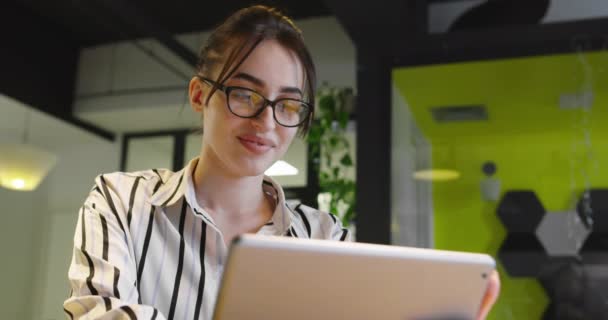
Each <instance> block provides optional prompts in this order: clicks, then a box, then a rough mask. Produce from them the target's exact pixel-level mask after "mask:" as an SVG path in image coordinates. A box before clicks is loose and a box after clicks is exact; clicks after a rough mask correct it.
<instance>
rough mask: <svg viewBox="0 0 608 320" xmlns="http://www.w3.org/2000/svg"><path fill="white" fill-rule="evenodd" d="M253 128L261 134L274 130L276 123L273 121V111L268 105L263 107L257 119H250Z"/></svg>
mask: <svg viewBox="0 0 608 320" xmlns="http://www.w3.org/2000/svg"><path fill="white" fill-rule="evenodd" d="M251 120H252V123H253V126H254V127H256V128H257V129H258V130H260V131H261V132H266V131H270V130H272V129H274V128H275V126H276V123H275V121H274V115H273V110H272V107H271V106H270V105H266V107H264V111H262V113H260V114H259V115H258V116H257V117H255V118H251Z"/></svg>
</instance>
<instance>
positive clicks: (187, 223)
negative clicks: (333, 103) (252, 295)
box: [64, 6, 350, 319]
mask: <svg viewBox="0 0 608 320" xmlns="http://www.w3.org/2000/svg"><path fill="white" fill-rule="evenodd" d="M188 89H189V101H190V105H191V106H192V109H193V110H194V111H195V112H197V113H200V118H201V119H202V123H201V126H202V128H204V134H203V136H202V141H201V144H200V145H201V149H200V152H199V154H198V156H197V157H196V158H194V159H192V160H191V161H190V162H189V163H188V164H187V165H186V167H185V168H183V169H182V170H181V171H179V172H172V171H169V170H161V169H159V170H156V169H155V170H144V171H137V172H129V173H125V172H118V173H111V174H102V175H100V176H98V177H97V179H96V181H95V185H94V187H93V188H92V191H91V192H90V194H89V196H88V197H87V199H86V200H85V203H84V205H83V206H82V208H81V210H80V213H79V219H78V224H77V226H76V232H75V236H74V246H73V258H72V263H71V266H70V270H69V279H70V284H71V287H72V294H71V297H70V298H69V299H68V300H66V301H65V303H64V310H65V312H66V314H67V315H68V316H70V317H72V318H81V317H86V318H89V317H90V318H98V317H107V318H131V319H135V318H137V319H163V318H166V319H185V318H187V319H210V318H211V315H212V312H213V309H214V306H215V298H216V294H217V289H218V286H219V281H220V279H221V275H222V271H223V267H224V263H225V260H226V255H227V253H228V245H229V244H230V242H231V241H232V239H233V238H235V237H236V236H238V235H240V234H243V233H257V234H264V235H280V236H291V237H301V238H317V239H329V240H341V241H346V240H350V234H349V232H348V231H347V230H346V229H344V228H342V225H341V223H340V221H339V220H338V219H336V217H335V216H334V215H332V214H330V213H326V212H321V211H318V210H316V209H313V208H310V207H307V206H305V205H303V204H297V205H291V204H287V203H286V201H285V195H284V192H283V189H282V187H281V186H280V185H279V184H278V183H277V182H276V181H274V180H273V179H272V178H270V177H268V176H265V175H264V172H265V171H266V170H267V169H268V168H269V167H270V166H271V165H272V164H273V163H275V162H276V161H277V160H278V159H280V158H281V157H282V156H283V155H284V154H285V152H286V151H287V148H288V147H289V145H290V144H291V143H292V141H293V140H294V137H295V136H296V135H298V133H299V134H300V135H302V136H303V135H306V133H307V132H308V129H309V126H310V124H311V121H312V118H313V113H314V110H315V106H314V89H315V69H314V66H313V63H312V60H311V57H310V54H309V52H308V49H307V48H306V47H305V46H304V43H303V41H302V35H301V33H300V31H299V29H298V28H297V27H296V26H295V25H294V24H293V22H292V21H291V20H290V19H289V18H287V17H286V16H284V15H282V14H281V13H279V12H278V11H276V10H275V9H272V8H268V7H264V6H253V7H249V8H245V9H242V10H240V11H238V12H236V13H235V14H233V15H232V16H230V17H229V18H228V19H227V20H226V21H225V22H224V23H223V24H222V25H220V26H219V27H218V28H217V29H216V30H215V31H214V32H213V34H212V35H211V36H210V38H209V40H208V42H207V43H206V44H205V45H204V46H203V49H202V50H201V53H200V56H199V63H198V68H197V70H196V74H195V75H194V76H193V78H192V80H191V81H190V84H189V87H188ZM178 300H179V301H180V303H177V302H178Z"/></svg>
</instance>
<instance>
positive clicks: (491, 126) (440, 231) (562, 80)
mask: <svg viewBox="0 0 608 320" xmlns="http://www.w3.org/2000/svg"><path fill="white" fill-rule="evenodd" d="M580 58H581V57H580V56H576V55H559V56H546V57H532V58H522V59H510V60H500V61H483V62H474V63H470V62H469V63H461V64H450V65H444V66H427V67H416V68H404V69H399V70H395V71H394V72H393V79H394V82H395V85H396V87H397V88H398V90H399V91H400V93H401V94H402V96H403V97H404V99H405V100H406V101H407V103H408V104H409V107H410V109H411V111H412V113H413V114H414V118H415V119H416V122H417V124H418V125H419V126H420V127H421V129H422V131H423V132H424V133H425V135H426V136H427V137H428V138H429V139H430V141H431V145H432V148H433V149H432V157H433V167H434V168H450V169H456V170H458V171H459V172H460V173H461V178H460V179H458V180H455V181H450V182H437V183H434V184H433V206H434V227H435V229H434V232H435V233H434V236H435V238H434V239H435V246H436V248H439V249H449V250H461V251H474V252H486V253H490V254H492V255H496V253H497V251H498V248H499V246H500V244H501V242H502V241H503V240H504V237H505V235H506V231H505V229H504V228H503V226H502V225H501V223H500V221H499V220H498V218H497V216H496V206H497V203H493V202H487V201H483V200H482V199H481V195H480V187H479V183H480V182H481V180H482V179H483V178H484V176H483V174H482V172H481V166H482V164H483V163H484V162H485V161H494V162H495V163H496V164H497V167H498V172H497V177H498V178H499V179H500V180H501V182H502V190H503V192H504V191H506V190H512V189H532V190H534V191H535V192H536V193H537V195H538V196H539V197H540V199H541V201H542V202H543V204H544V206H545V208H546V209H547V210H549V211H565V210H568V209H572V208H573V207H574V202H575V200H576V198H577V197H578V196H579V195H580V192H581V191H582V190H583V188H584V186H585V183H590V185H591V186H593V187H608V170H607V169H606V168H605V167H604V166H605V165H604V164H606V163H608V134H607V133H606V132H607V130H606V128H605V127H606V125H608V117H607V116H608V112H607V110H608V99H607V98H608V97H606V94H605V93H604V92H605V91H606V90H605V89H604V88H606V87H607V86H605V85H606V83H607V80H608V78H607V77H606V75H605V74H604V73H603V70H604V69H606V68H605V67H606V66H608V55H606V54H605V53H593V54H588V55H585V56H584V57H583V58H584V59H586V60H585V61H586V62H589V61H590V63H589V65H590V66H591V69H592V70H594V71H593V72H592V76H593V81H592V86H591V87H593V89H594V93H595V99H594V104H593V108H592V109H590V110H587V111H585V110H581V109H578V110H563V109H560V108H559V107H558V101H559V95H560V94H561V93H563V92H575V91H576V90H579V89H580V88H581V84H582V83H584V82H585V79H589V77H588V76H589V75H590V73H589V72H587V73H585V70H584V68H582V67H581V64H580ZM604 61H605V62H604ZM587 70H588V69H587ZM587 84H589V82H587ZM459 104H484V105H485V106H486V108H487V110H488V114H489V120H488V121H485V122H481V123H474V122H469V123H466V122H465V123H455V124H447V125H441V124H437V123H435V122H434V121H432V118H431V116H430V112H429V108H431V107H434V106H438V105H459ZM605 124H606V125H605ZM583 128H586V129H587V130H583ZM585 132H587V133H588V134H590V139H589V142H591V144H590V145H587V144H585V143H584V142H585V139H584V133H585ZM586 175H589V177H588V178H585V176H586ZM499 271H500V274H501V279H502V285H503V288H502V292H501V296H500V299H499V301H498V303H497V305H496V307H495V308H494V310H493V311H492V313H491V315H490V319H540V318H541V316H542V313H543V311H544V310H545V308H546V306H547V303H548V299H547V297H546V295H545V293H544V290H543V289H542V287H541V286H540V285H539V283H538V281H536V280H535V279H530V278H511V277H509V276H508V275H507V274H506V272H505V271H504V270H503V269H502V266H501V265H500V264H499Z"/></svg>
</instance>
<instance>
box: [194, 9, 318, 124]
mask: <svg viewBox="0 0 608 320" xmlns="http://www.w3.org/2000/svg"><path fill="white" fill-rule="evenodd" d="M270 39H272V40H276V41H277V42H279V44H281V45H282V46H283V47H285V48H286V49H289V50H291V51H293V52H294V53H295V54H296V55H297V57H298V59H299V60H300V63H302V66H303V67H304V83H305V86H306V87H305V88H304V99H306V100H307V102H308V103H309V104H310V106H311V110H312V111H313V112H312V113H311V115H310V117H309V118H308V121H306V122H304V123H303V124H302V125H301V126H300V128H299V130H298V133H299V134H300V135H301V136H304V135H306V133H308V130H309V128H310V124H311V122H312V119H313V117H314V116H313V114H314V111H315V86H316V71H315V67H314V64H313V61H312V58H311V55H310V52H309V51H308V49H307V48H306V46H305V45H304V40H303V38H302V32H301V31H300V29H298V27H296V25H295V24H294V23H293V21H292V20H291V19H290V18H289V17H287V16H285V15H283V14H282V13H281V12H279V11H278V10H277V9H274V8H270V7H266V6H262V5H256V6H251V7H247V8H244V9H241V10H239V11H237V12H235V13H234V14H232V15H231V16H230V17H228V19H226V21H224V22H223V23H222V24H221V25H220V26H219V27H217V28H216V29H215V30H214V31H213V32H212V34H211V36H210V37H209V39H208V40H207V42H206V43H205V45H204V46H203V48H202V49H201V51H200V54H199V60H198V64H197V71H198V72H199V73H201V74H207V75H210V73H211V72H212V71H213V70H214V68H215V67H216V66H217V64H219V63H221V62H224V64H223V67H222V69H221V70H220V71H219V74H218V76H217V79H216V82H217V83H219V84H224V83H225V82H226V81H227V80H228V79H229V78H230V77H231V76H232V74H233V73H234V72H235V71H236V70H237V69H238V68H239V67H240V65H241V64H242V63H243V61H245V59H247V57H249V55H250V54H251V52H252V51H253V50H254V49H255V48H256V47H257V46H258V45H259V44H260V43H261V42H262V41H263V40H270ZM239 57H240V59H238V58H239ZM237 59H238V60H237ZM217 89H218V88H217V86H214V87H213V89H212V90H211V93H210V94H209V95H208V96H207V101H206V102H209V99H210V98H211V96H212V95H213V94H214V93H215V91H217Z"/></svg>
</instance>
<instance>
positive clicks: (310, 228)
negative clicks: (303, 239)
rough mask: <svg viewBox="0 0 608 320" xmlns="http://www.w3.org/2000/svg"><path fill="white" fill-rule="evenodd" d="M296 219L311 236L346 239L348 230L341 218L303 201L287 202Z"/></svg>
mask: <svg viewBox="0 0 608 320" xmlns="http://www.w3.org/2000/svg"><path fill="white" fill-rule="evenodd" d="M286 205H287V207H288V208H289V210H290V211H291V213H292V216H293V219H294V221H295V222H296V223H297V224H298V225H299V226H300V227H301V229H304V230H306V232H307V234H308V236H309V237H310V238H316V239H332V240H345V239H346V237H343V236H344V235H347V234H348V230H347V229H346V228H343V226H342V223H341V221H340V219H339V218H338V217H337V216H336V215H334V214H332V213H329V212H325V211H321V210H318V209H315V208H312V207H309V206H307V205H304V204H301V203H287V204H286Z"/></svg>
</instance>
